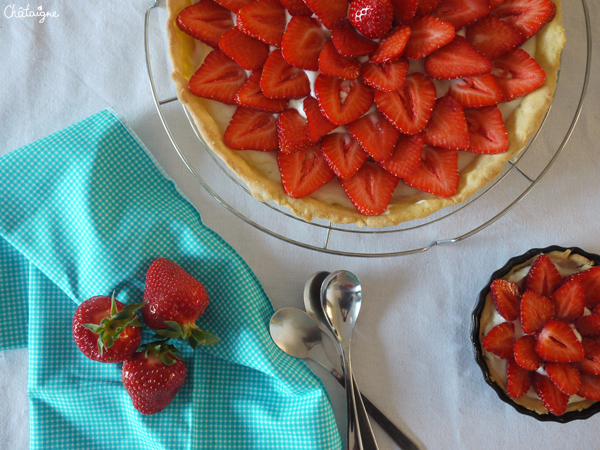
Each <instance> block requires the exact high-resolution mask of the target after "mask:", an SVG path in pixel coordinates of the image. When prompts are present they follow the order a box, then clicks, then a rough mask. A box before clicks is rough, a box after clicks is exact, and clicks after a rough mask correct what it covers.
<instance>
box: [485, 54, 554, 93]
mask: <svg viewBox="0 0 600 450" xmlns="http://www.w3.org/2000/svg"><path fill="white" fill-rule="evenodd" d="M492 74H493V75H494V76H495V77H496V80H497V81H498V85H499V86H500V89H502V97H503V99H504V101H505V102H509V101H511V100H514V99H515V98H517V97H521V96H523V95H525V94H529V93H530V92H532V91H535V90H536V89H537V88H539V87H540V86H541V85H542V84H544V80H545V79H546V73H545V72H544V70H543V69H542V68H541V67H540V65H539V64H538V62H537V61H536V60H535V59H533V58H532V57H531V56H529V54H528V53H527V52H526V51H525V50H522V49H520V48H514V49H512V50H510V51H509V52H507V53H505V54H504V55H502V56H501V57H500V58H497V59H495V60H494V67H493V69H492Z"/></svg>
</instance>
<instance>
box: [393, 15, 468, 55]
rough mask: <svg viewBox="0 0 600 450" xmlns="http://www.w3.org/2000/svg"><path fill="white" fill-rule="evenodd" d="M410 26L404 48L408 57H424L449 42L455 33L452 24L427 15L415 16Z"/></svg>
mask: <svg viewBox="0 0 600 450" xmlns="http://www.w3.org/2000/svg"><path fill="white" fill-rule="evenodd" d="M410 28H411V33H410V38H409V39H408V42H407V43H406V47H405V48H404V56H406V57H407V58H408V59H421V58H425V57H426V56H428V55H429V54H431V53H433V52H434V51H436V50H437V49H438V48H441V47H443V46H444V45H446V44H448V43H449V42H451V41H452V39H454V36H455V34H456V32H455V30H454V27H453V26H452V24H450V23H448V22H444V21H443V20H440V19H438V18H437V17H433V16H429V15H426V16H417V17H415V19H414V20H413V21H412V22H411V24H410Z"/></svg>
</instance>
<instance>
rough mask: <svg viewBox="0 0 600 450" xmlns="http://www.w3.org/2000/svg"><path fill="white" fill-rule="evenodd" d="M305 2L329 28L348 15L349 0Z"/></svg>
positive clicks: (306, 0)
mask: <svg viewBox="0 0 600 450" xmlns="http://www.w3.org/2000/svg"><path fill="white" fill-rule="evenodd" d="M304 3H306V6H308V7H309V8H310V9H311V10H312V12H313V13H315V15H316V16H317V17H318V18H319V20H320V21H321V22H323V25H325V27H326V28H327V29H329V30H332V29H333V27H334V25H335V24H336V22H338V21H340V20H344V19H345V18H346V17H347V15H348V3H349V2H348V0H327V1H323V0H304Z"/></svg>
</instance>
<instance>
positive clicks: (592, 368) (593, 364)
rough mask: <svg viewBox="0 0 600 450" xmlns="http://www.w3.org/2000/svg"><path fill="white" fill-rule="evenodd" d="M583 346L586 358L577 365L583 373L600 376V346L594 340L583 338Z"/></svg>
mask: <svg viewBox="0 0 600 450" xmlns="http://www.w3.org/2000/svg"><path fill="white" fill-rule="evenodd" d="M581 345H583V349H584V350H585V356H584V357H583V359H582V360H581V361H577V362H576V363H575V365H576V366H577V367H578V368H579V371H580V372H581V373H587V374H590V375H600V344H598V343H597V342H596V341H594V340H592V339H588V338H583V339H582V341H581Z"/></svg>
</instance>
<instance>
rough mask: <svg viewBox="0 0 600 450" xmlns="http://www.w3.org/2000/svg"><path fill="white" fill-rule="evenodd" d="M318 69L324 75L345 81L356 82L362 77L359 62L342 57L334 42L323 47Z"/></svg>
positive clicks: (328, 42)
mask: <svg viewBox="0 0 600 450" xmlns="http://www.w3.org/2000/svg"><path fill="white" fill-rule="evenodd" d="M318 69H319V71H320V72H321V73H322V74H324V75H327V76H330V77H337V78H343V79H345V80H356V79H357V78H358V76H359V75H360V63H359V62H358V60H357V59H355V58H349V57H346V56H342V55H340V54H339V53H338V51H337V50H336V49H335V46H334V45H333V42H332V41H327V43H326V44H325V45H324V46H323V50H321V54H320V55H319V67H318Z"/></svg>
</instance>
